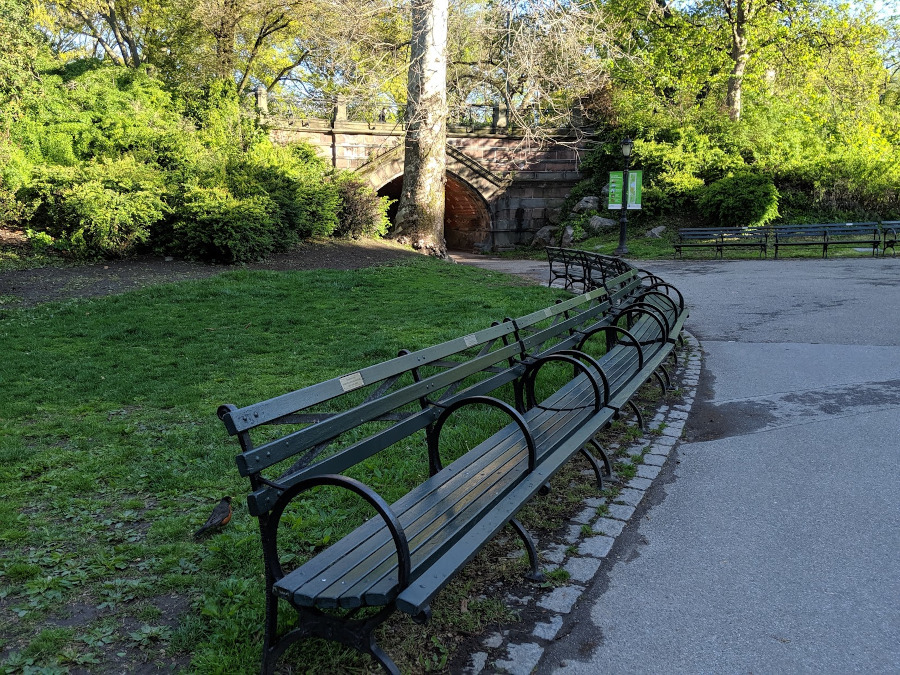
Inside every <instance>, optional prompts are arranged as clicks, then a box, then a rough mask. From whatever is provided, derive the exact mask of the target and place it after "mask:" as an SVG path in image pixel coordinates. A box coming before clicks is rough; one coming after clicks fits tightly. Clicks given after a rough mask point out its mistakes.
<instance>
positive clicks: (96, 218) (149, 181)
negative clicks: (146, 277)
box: [19, 158, 168, 257]
mask: <svg viewBox="0 0 900 675" xmlns="http://www.w3.org/2000/svg"><path fill="white" fill-rule="evenodd" d="M162 192H163V185H162V181H161V178H160V176H159V174H158V172H156V171H155V170H153V169H152V168H150V167H147V166H145V165H141V164H137V163H136V162H134V160H132V159H130V158H126V159H122V160H117V161H109V160H107V161H102V162H95V163H91V164H84V165H81V166H78V167H72V168H69V167H60V166H48V165H44V166H40V167H38V168H37V170H36V172H35V177H34V179H33V180H32V182H31V184H30V185H29V186H28V187H26V188H22V189H21V190H20V191H19V197H20V198H21V200H22V201H25V202H27V203H28V205H29V207H30V209H31V210H32V213H33V215H32V217H31V222H30V224H31V228H32V229H33V230H34V231H36V232H45V233H47V234H48V235H50V236H51V237H53V239H55V240H56V246H58V247H60V248H63V249H66V250H68V251H70V252H71V253H73V254H74V255H77V256H82V257H89V256H94V255H103V256H107V257H119V256H124V255H128V254H131V253H134V252H135V251H136V250H137V249H138V247H139V246H140V245H141V244H144V243H146V242H147V241H148V239H149V236H150V229H151V227H152V226H153V224H154V223H156V222H157V221H159V220H160V219H162V218H163V216H164V215H165V214H166V212H167V211H168V208H167V206H166V204H165V202H164V201H163V198H162Z"/></svg>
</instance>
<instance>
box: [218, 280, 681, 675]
mask: <svg viewBox="0 0 900 675" xmlns="http://www.w3.org/2000/svg"><path fill="white" fill-rule="evenodd" d="M686 315H687V312H686V310H685V305H684V299H683V298H682V296H681V294H680V293H679V292H678V290H677V289H675V288H674V287H673V286H671V285H669V284H667V283H665V282H663V281H661V280H658V279H656V278H651V277H647V276H646V275H644V277H642V276H641V275H640V274H639V273H638V272H637V270H635V269H632V268H628V266H627V265H624V267H623V270H622V272H621V273H620V274H616V275H613V276H610V277H608V278H607V279H606V281H605V283H604V284H603V285H602V286H600V287H598V288H596V289H594V290H590V291H589V292H587V293H583V294H581V295H578V296H575V297H572V298H569V299H566V300H562V301H560V302H558V303H557V304H555V305H552V306H550V307H546V308H543V309H541V310H539V311H536V312H533V313H531V314H528V315H527V316H523V317H519V318H516V319H505V320H503V321H502V322H497V323H494V324H493V325H491V326H490V327H487V328H485V329H483V330H480V331H477V332H474V333H471V334H469V335H464V336H460V337H458V338H456V339H453V340H450V341H448V342H444V343H442V344H439V345H436V346H432V347H428V348H425V349H421V350H418V351H413V352H410V351H406V350H404V351H401V352H400V354H399V355H398V356H397V357H396V358H393V359H389V360H387V361H384V362H382V363H376V364H373V365H370V366H368V367H366V368H363V369H362V370H358V371H354V372H351V373H348V374H345V375H342V376H340V377H335V378H332V379H330V380H327V381H325V382H321V383H318V384H314V385H312V386H309V387H306V388H304V389H300V390H297V391H293V392H290V393H287V394H283V395H280V396H277V397H275V398H272V399H269V400H266V401H262V402H259V403H254V404H252V405H247V406H244V407H242V408H237V407H235V406H233V405H224V406H221V407H220V408H219V411H218V414H219V417H220V419H221V420H222V422H223V423H224V425H225V427H226V429H227V431H228V433H229V435H232V436H236V437H237V439H238V441H239V443H240V448H241V452H240V454H239V455H238V456H237V465H238V469H239V471H240V473H241V475H243V476H246V477H248V478H249V480H250V494H249V496H248V498H247V505H248V510H249V512H250V514H251V515H253V516H255V517H256V518H257V519H258V522H259V527H260V532H261V539H262V550H263V558H264V561H265V581H266V584H265V585H266V610H265V635H264V647H263V660H262V672H263V673H272V672H274V668H275V665H276V662H277V660H278V659H279V657H280V656H281V655H282V654H283V652H284V650H285V649H286V648H287V647H288V646H290V645H291V644H293V643H294V642H296V641H297V640H300V639H304V638H307V637H319V638H325V639H328V640H332V641H335V642H338V643H341V644H344V645H347V646H349V647H352V648H354V649H356V650H359V651H360V652H363V653H367V654H369V655H370V656H372V657H373V658H374V659H375V660H376V661H377V662H378V663H380V664H381V666H382V667H383V668H384V669H385V670H386V671H387V672H389V673H396V672H398V670H397V668H396V666H395V664H394V663H393V661H391V659H390V657H389V656H388V655H387V654H385V653H384V652H383V651H382V649H381V648H380V647H379V646H378V645H377V644H376V642H375V639H374V633H373V631H374V630H375V629H376V628H377V626H379V625H380V624H381V623H382V622H384V621H385V620H386V619H387V618H388V616H390V615H391V614H392V613H393V612H395V611H397V610H399V611H401V612H404V613H406V614H408V615H410V616H411V617H413V619H414V620H415V621H418V622H425V621H427V620H428V618H429V617H430V613H431V610H430V606H431V603H432V601H433V599H434V598H435V596H436V595H437V594H438V592H439V591H440V590H441V589H442V588H443V587H444V586H445V585H446V584H447V583H448V582H449V581H450V580H451V579H452V578H453V576H454V575H455V574H457V573H458V572H459V571H460V569H461V568H462V567H463V566H464V565H465V564H466V563H467V562H468V561H469V560H470V559H471V558H472V557H474V556H475V555H476V554H477V552H478V551H479V550H481V549H482V548H483V547H484V546H485V545H486V544H487V543H488V542H489V541H490V540H491V539H492V537H494V535H495V534H496V533H497V532H498V531H499V530H500V529H501V528H503V527H504V526H505V525H507V524H509V525H511V526H512V528H513V530H514V531H515V532H516V533H517V535H518V536H519V537H520V538H521V539H522V542H523V543H524V545H525V549H526V551H527V553H528V560H529V572H528V576H529V577H530V578H532V579H540V578H541V576H542V575H541V570H540V566H539V563H538V557H537V551H536V549H535V546H534V543H533V541H532V540H531V537H530V536H529V534H528V532H527V531H526V530H525V529H524V528H523V527H522V525H521V524H520V523H519V522H518V521H517V520H516V514H517V512H518V511H519V510H520V509H521V508H522V507H523V506H524V505H525V504H527V503H528V502H529V500H531V499H532V498H534V497H535V495H537V494H538V493H539V492H541V491H542V488H544V487H545V486H546V485H547V483H548V481H549V480H550V479H551V478H552V477H553V476H554V475H555V474H556V473H557V472H558V471H559V470H560V469H561V468H562V467H563V466H564V465H565V464H566V463H567V462H568V461H569V460H570V459H572V458H573V456H575V455H576V454H581V455H583V456H585V457H586V458H587V459H588V460H589V461H590V463H591V465H592V467H593V469H594V473H595V477H596V480H597V483H598V487H601V486H602V480H603V476H604V474H607V475H608V474H609V473H610V471H611V469H610V466H609V460H608V459H607V457H606V455H605V453H604V452H603V449H602V448H601V447H600V445H599V444H598V442H597V441H596V440H595V438H594V436H595V435H596V434H597V433H598V432H599V431H601V430H602V429H603V428H605V427H606V426H608V425H609V424H610V423H611V422H612V421H613V420H614V419H616V418H618V417H619V415H620V414H621V413H622V411H623V410H624V409H626V408H628V409H630V410H632V411H634V412H635V413H636V414H637V421H638V423H639V424H640V425H641V426H642V425H643V419H642V417H641V415H640V411H639V409H638V408H637V406H636V405H635V404H634V403H633V402H632V401H631V399H632V397H633V396H634V394H635V393H636V392H637V390H638V389H639V388H640V387H641V386H642V385H643V384H644V383H645V382H647V381H648V380H650V379H651V378H653V377H654V376H655V377H656V379H657V381H658V382H659V384H660V386H661V388H662V389H663V390H665V389H666V388H667V386H669V376H668V373H667V372H666V369H665V363H666V361H667V360H669V359H677V355H676V353H675V348H676V343H677V340H678V339H679V337H680V333H681V330H682V326H683V323H684V320H685V318H686ZM553 363H555V364H556V365H555V366H550V367H549V368H548V364H553ZM492 415H493V416H492ZM473 416H474V417H473ZM498 416H499V421H498V419H497V418H498ZM476 421H477V422H478V424H475V422H476ZM488 423H491V424H493V426H492V427H490V428H495V429H496V431H494V432H486V433H487V434H489V437H488V438H486V439H485V440H482V441H480V442H477V440H478V439H475V441H473V440H472V439H471V438H469V439H464V440H462V441H456V442H454V443H448V441H447V437H448V434H447V433H446V432H447V430H448V429H449V428H451V427H453V434H450V437H451V438H457V439H458V438H459V437H460V434H465V433H466V432H467V430H471V429H472V427H473V426H479V425H484V424H488ZM278 425H286V427H287V429H286V430H285V427H282V426H278ZM469 433H471V432H469ZM470 446H472V447H471V448H470ZM380 453H388V454H387V455H381V454H380ZM394 453H406V454H407V455H409V454H410V453H412V456H413V457H414V458H415V460H416V461H421V462H422V470H423V473H424V471H425V469H426V468H427V473H428V476H427V478H424V479H423V480H422V481H421V482H420V483H419V484H417V485H415V486H413V487H411V488H410V489H409V491H408V492H407V494H405V495H404V496H402V497H400V498H399V499H397V500H396V501H394V502H393V503H392V504H388V503H387V500H385V499H384V498H383V497H382V496H380V495H379V494H378V493H377V492H376V491H375V490H373V489H372V488H371V487H369V486H368V485H366V484H364V483H363V482H362V481H360V480H358V479H356V478H353V477H351V474H355V475H357V476H358V475H360V473H359V472H358V471H357V470H358V469H360V468H364V467H366V466H368V463H369V462H370V461H371V460H373V459H374V458H375V456H376V455H379V456H380V457H384V458H386V459H388V460H390V458H393V457H396V455H395V454H394ZM598 456H599V459H598ZM320 486H331V487H332V488H338V489H343V490H347V491H349V493H352V494H355V495H356V496H357V497H358V498H359V499H361V500H363V501H364V502H367V503H368V504H369V505H370V506H371V508H372V509H373V510H374V512H375V513H376V514H377V517H373V518H371V519H369V520H368V521H366V522H364V523H363V524H361V525H360V526H359V527H357V528H356V529H354V530H353V531H351V532H349V533H347V534H346V535H345V536H343V537H340V538H339V539H338V540H337V541H334V542H333V543H331V545H330V546H328V548H325V549H324V550H320V551H318V552H317V553H315V554H314V555H312V556H311V557H310V558H309V559H307V560H306V561H304V562H303V563H302V564H301V565H299V566H298V567H296V569H292V570H289V569H286V567H285V566H284V565H283V562H284V559H283V557H282V556H283V554H284V553H285V550H286V549H288V550H289V549H290V546H289V543H288V542H287V540H286V537H287V536H288V535H289V533H290V530H291V528H290V527H287V528H285V526H282V527H281V528H280V527H279V524H280V523H281V521H282V516H283V514H284V513H285V509H286V508H288V507H289V506H290V505H292V502H296V501H297V500H303V499H313V500H314V499H315V497H314V494H315V491H314V490H313V488H317V487H320ZM311 490H313V492H310V491H311ZM294 506H295V507H296V506H297V504H294ZM281 600H283V601H286V602H287V603H288V604H289V605H291V606H292V607H293V609H294V611H295V612H296V614H297V616H298V619H297V622H296V626H295V627H294V628H292V629H290V630H288V631H287V632H282V631H280V629H279V621H278V618H279V612H278V604H279V601H281ZM363 608H379V609H378V610H377V611H375V610H370V611H368V612H365V611H363V612H360V610H361V609H363ZM333 610H343V611H340V612H336V611H333Z"/></svg>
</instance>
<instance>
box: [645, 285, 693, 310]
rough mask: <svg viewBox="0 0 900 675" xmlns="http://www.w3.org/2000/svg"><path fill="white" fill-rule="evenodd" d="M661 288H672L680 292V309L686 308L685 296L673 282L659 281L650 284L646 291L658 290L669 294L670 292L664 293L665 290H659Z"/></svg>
mask: <svg viewBox="0 0 900 675" xmlns="http://www.w3.org/2000/svg"><path fill="white" fill-rule="evenodd" d="M660 288H671V289H672V290H673V291H675V292H676V293H677V294H678V309H679V310H682V309H684V296H683V295H682V294H681V291H679V290H678V289H677V288H675V287H674V286H673V285H672V284H670V283H668V282H665V281H658V282H656V283H654V284H651V285H650V286H648V287H647V289H646V291H645V293H649V292H650V291H657V292H658V293H661V294H662V295H669V294H668V293H664V292H663V291H660V290H659V289H660Z"/></svg>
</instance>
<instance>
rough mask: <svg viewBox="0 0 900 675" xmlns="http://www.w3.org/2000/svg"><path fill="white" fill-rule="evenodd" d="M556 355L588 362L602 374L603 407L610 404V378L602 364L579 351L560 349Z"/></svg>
mask: <svg viewBox="0 0 900 675" xmlns="http://www.w3.org/2000/svg"><path fill="white" fill-rule="evenodd" d="M556 353H557V354H565V355H568V356H572V357H574V358H576V359H579V360H581V361H587V363H588V365H589V366H591V368H593V369H594V370H596V371H597V372H598V373H599V374H600V380H601V381H602V382H603V405H606V404H607V403H609V378H608V377H606V373H605V372H604V370H603V366H601V365H600V362H599V361H598V360H597V359H595V358H594V357H593V356H591V355H590V354H586V353H585V352H581V351H578V350H577V349H560V350H559V351H558V352H556ZM588 377H590V375H588Z"/></svg>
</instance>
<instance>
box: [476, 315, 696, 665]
mask: <svg viewBox="0 0 900 675" xmlns="http://www.w3.org/2000/svg"><path fill="white" fill-rule="evenodd" d="M684 338H685V344H686V345H687V347H688V349H687V350H685V351H686V353H685V354H684V357H683V358H681V359H680V360H679V368H678V370H677V371H676V372H675V373H673V375H672V383H673V386H677V387H678V388H680V389H681V390H682V392H683V395H682V397H681V401H680V402H679V403H677V404H674V405H671V406H669V405H662V406H660V408H658V409H657V412H656V415H655V416H654V417H653V419H652V420H650V421H649V422H647V423H646V425H645V426H646V428H647V430H648V431H647V432H645V434H644V436H643V437H641V438H640V439H638V440H636V441H634V442H633V443H632V444H631V446H630V447H629V448H627V450H626V452H627V453H628V454H629V455H631V456H632V457H641V456H643V462H642V463H641V464H639V465H638V467H637V474H636V475H635V477H634V478H632V479H631V480H630V481H628V483H626V484H625V485H624V486H623V488H622V490H621V492H620V493H619V495H618V496H617V497H616V498H615V499H614V500H613V502H612V503H607V500H606V499H605V498H601V497H591V498H588V499H585V500H584V502H583V506H584V508H583V509H582V510H581V511H580V512H579V513H578V514H577V515H575V516H574V517H573V518H572V519H571V521H570V524H569V526H568V530H567V531H566V533H565V535H564V537H563V543H558V544H553V545H551V546H549V547H548V548H545V549H541V551H540V558H541V560H542V561H543V562H545V563H547V564H546V565H544V570H545V571H551V570H554V569H557V568H559V567H561V568H562V569H564V570H566V571H567V572H568V573H569V580H568V581H567V583H566V584H565V585H563V586H559V587H557V588H554V589H553V590H552V591H549V592H543V591H541V590H540V589H536V592H535V594H534V595H533V596H528V597H525V598H516V597H512V596H509V597H507V600H508V601H509V602H510V604H516V605H518V606H519V607H523V606H528V605H533V606H535V607H538V608H540V609H543V610H546V613H545V616H544V618H545V619H546V620H544V621H541V622H540V623H536V624H535V625H534V626H533V627H532V629H531V631H530V634H529V636H528V641H523V640H522V638H521V631H520V630H518V629H517V631H516V633H517V637H516V639H515V640H511V639H510V635H509V634H510V631H508V630H506V631H502V632H495V633H491V634H489V635H488V636H487V637H485V638H484V639H483V640H482V643H481V644H482V647H483V650H480V651H477V652H475V653H473V654H471V655H470V656H469V663H468V666H467V667H466V668H465V670H464V671H463V672H464V673H466V675H481V674H482V673H510V675H528V674H529V673H531V672H532V671H533V670H534V669H535V668H536V667H537V665H538V662H539V661H540V659H541V657H542V656H543V655H544V649H545V647H546V645H547V644H548V643H549V642H550V641H552V640H554V639H555V638H556V636H557V635H558V634H559V631H560V629H562V627H563V623H564V618H565V616H566V615H567V614H569V612H571V611H572V608H573V607H574V606H575V603H576V602H578V600H579V599H580V598H581V596H582V595H583V594H584V592H585V589H586V588H587V585H588V583H589V582H590V581H591V580H592V579H593V578H594V576H595V575H596V573H597V570H598V569H599V568H600V565H601V563H602V562H603V560H604V558H605V557H606V556H607V555H608V554H609V552H610V551H611V550H612V547H613V545H614V544H615V543H616V537H618V536H619V534H621V533H622V530H624V529H625V526H626V525H627V524H628V522H629V521H630V520H631V517H632V515H633V514H634V511H635V508H636V507H637V506H638V504H640V502H641V500H642V499H643V498H644V496H645V494H646V492H647V490H649V489H650V487H651V486H652V485H653V481H654V479H655V478H656V477H657V476H658V475H659V473H660V471H662V468H663V465H664V464H665V463H666V461H667V460H668V458H669V455H670V454H671V453H672V450H673V448H674V447H675V445H676V444H677V443H678V440H679V439H680V438H681V434H682V432H683V430H684V425H685V422H686V421H687V418H688V414H689V413H690V410H691V406H692V405H693V403H694V397H695V396H696V393H697V386H698V384H699V381H700V360H701V356H700V343H699V342H698V341H697V339H696V338H694V336H693V335H691V334H690V333H687V332H684ZM601 506H606V510H605V511H603V512H602V513H598V509H599V508H600V507H601ZM586 526H587V527H586ZM588 527H589V528H590V532H591V534H590V535H588V534H586V530H587V528H588ZM583 532H585V533H584V534H583Z"/></svg>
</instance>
